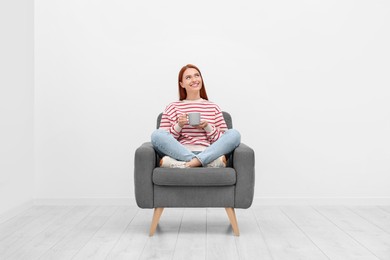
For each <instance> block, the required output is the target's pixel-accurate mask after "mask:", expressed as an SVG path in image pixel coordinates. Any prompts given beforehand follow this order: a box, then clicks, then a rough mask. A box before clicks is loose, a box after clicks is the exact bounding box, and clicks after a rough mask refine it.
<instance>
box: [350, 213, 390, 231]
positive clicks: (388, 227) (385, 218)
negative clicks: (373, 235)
mask: <svg viewBox="0 0 390 260" xmlns="http://www.w3.org/2000/svg"><path fill="white" fill-rule="evenodd" d="M350 209H351V210H352V211H353V212H355V213H356V214H358V215H359V216H361V217H362V218H364V219H366V220H367V221H369V222H370V223H372V224H374V225H376V226H378V227H379V228H381V229H382V230H383V231H385V232H387V233H388V234H390V213H389V212H388V211H386V210H384V209H382V208H381V207H373V206H370V207H350Z"/></svg>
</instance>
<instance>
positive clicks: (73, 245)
mask: <svg viewBox="0 0 390 260" xmlns="http://www.w3.org/2000/svg"><path fill="white" fill-rule="evenodd" d="M115 210H116V207H109V206H102V207H98V208H97V209H95V210H94V211H93V212H91V214H89V215H88V216H87V217H85V218H84V219H83V220H82V221H81V222H79V223H78V224H77V225H75V226H74V228H73V229H72V230H71V231H70V232H68V234H67V235H66V236H65V237H64V238H63V239H62V240H60V241H59V242H58V243H57V244H55V245H54V246H53V247H52V248H50V249H49V251H47V252H46V253H45V254H44V255H43V256H42V257H40V258H39V259H48V260H52V259H56V260H60V259H71V258H72V257H73V256H74V255H75V254H76V253H77V252H78V251H79V250H80V249H81V248H82V247H83V246H84V245H85V244H86V243H87V242H88V241H89V240H90V239H91V237H92V236H93V235H94V234H95V233H96V232H97V231H98V230H99V229H100V228H101V227H102V226H103V225H104V223H106V221H107V220H108V219H109V217H111V215H112V214H113V213H114V212H115Z"/></svg>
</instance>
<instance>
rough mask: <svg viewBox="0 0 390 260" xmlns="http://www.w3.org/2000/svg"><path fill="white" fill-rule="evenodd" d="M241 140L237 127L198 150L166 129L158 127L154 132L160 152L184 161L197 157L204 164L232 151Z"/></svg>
mask: <svg viewBox="0 0 390 260" xmlns="http://www.w3.org/2000/svg"><path fill="white" fill-rule="evenodd" d="M240 142H241V135H240V133H239V132H238V131H237V130H235V129H229V130H227V131H226V132H225V133H224V134H223V135H222V136H221V137H220V138H219V139H218V140H217V141H215V142H214V143H212V144H211V145H210V146H209V147H207V148H206V149H205V150H204V151H201V152H196V151H190V150H188V149H187V148H186V147H185V146H184V145H182V144H181V143H180V142H179V141H177V140H176V139H175V138H174V137H173V136H172V135H171V134H170V133H169V132H167V131H166V130H163V129H157V130H155V131H154V132H153V133H152V145H153V147H154V149H156V150H157V152H159V153H160V154H163V155H168V156H169V157H171V158H173V159H176V160H178V161H183V162H189V161H191V160H192V159H193V158H195V157H196V158H198V160H199V161H200V162H201V164H202V165H203V166H206V165H207V164H209V163H210V162H212V161H214V160H215V159H217V158H218V157H220V156H222V155H225V154H228V153H230V152H232V151H233V150H234V149H235V148H236V147H237V146H239V144H240Z"/></svg>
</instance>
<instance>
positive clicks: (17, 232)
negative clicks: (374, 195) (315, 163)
mask: <svg viewBox="0 0 390 260" xmlns="http://www.w3.org/2000/svg"><path fill="white" fill-rule="evenodd" d="M235 211H236V217H237V221H238V226H239V229H240V236H238V237H236V236H234V235H233V231H232V228H231V226H230V222H229V219H228V216H227V214H226V211H225V209H224V208H208V209H204V208H199V209H198V208H192V209H191V208H187V209H175V208H165V210H164V212H163V214H162V216H161V219H160V223H159V225H158V226H157V229H156V233H155V235H154V236H153V237H149V228H150V224H151V221H152V216H153V210H152V209H139V208H138V207H136V206H129V207H110V206H101V207H96V206H89V207H88V206H74V207H64V206H33V207H32V208H30V209H28V210H25V211H23V212H19V213H16V214H15V216H14V217H10V216H8V217H9V218H8V220H6V221H4V222H3V223H0V249H1V251H0V259H1V260H2V259H7V260H8V259H10V260H18V259H25V260H35V259H55V260H57V259H115V260H117V259H126V260H127V259H262V260H263V259H264V260H270V259H272V260H279V259H283V260H284V259H288V260H294V259H310V260H311V259H315V260H317V259H319V260H321V259H336V260H337V259H342V260H348V259H354V260H355V259H364V260H370V259H386V260H388V259H390V229H389V228H390V224H389V223H390V218H389V217H390V207H388V206H380V207H375V206H373V207H355V206H354V207H342V206H338V207H334V206H331V207H324V206H323V207H304V206H303V207H302V206H301V207H295V206H292V207H266V206H252V208H250V209H245V210H244V209H236V210H235Z"/></svg>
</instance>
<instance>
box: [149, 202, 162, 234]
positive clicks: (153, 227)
mask: <svg viewBox="0 0 390 260" xmlns="http://www.w3.org/2000/svg"><path fill="white" fill-rule="evenodd" d="M163 210H164V208H155V209H154V213H153V220H152V225H151V226H150V232H149V236H153V235H154V232H155V231H156V228H157V224H158V221H159V220H160V217H161V214H162V212H163Z"/></svg>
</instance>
